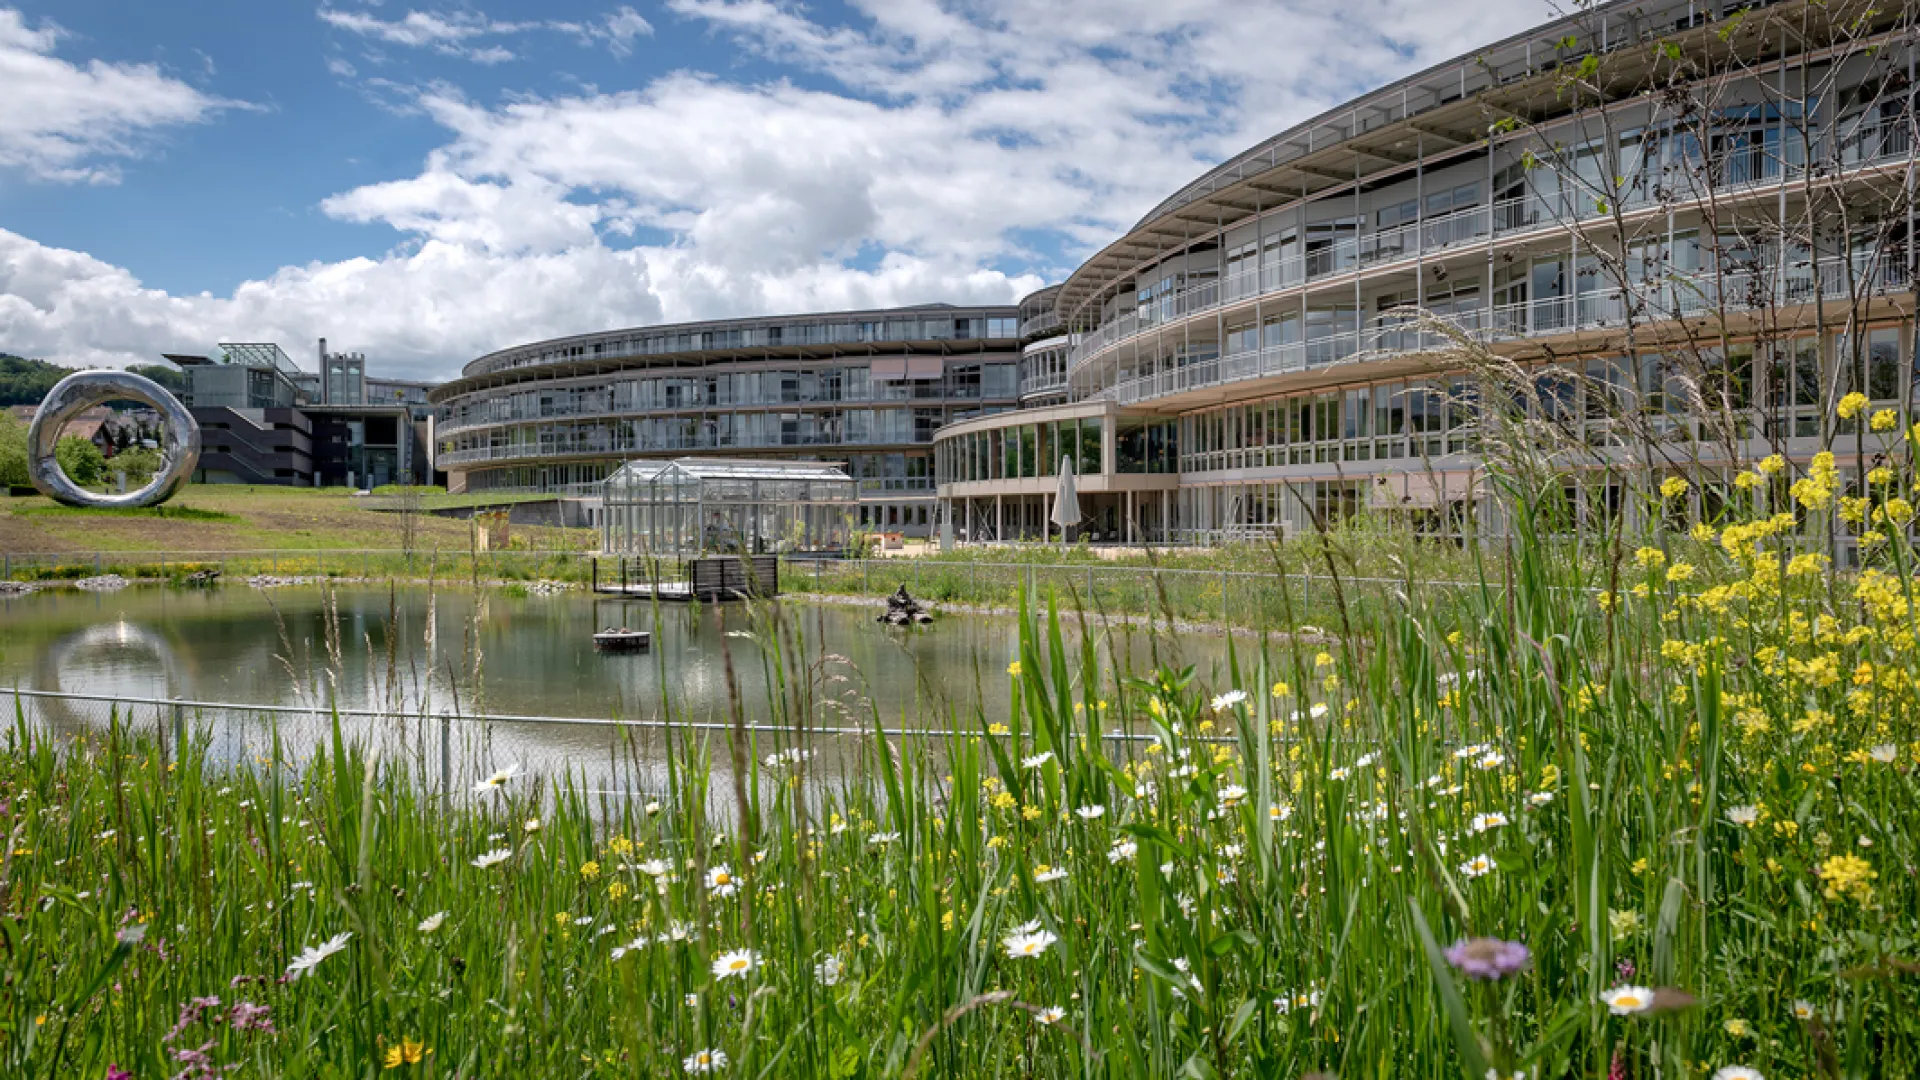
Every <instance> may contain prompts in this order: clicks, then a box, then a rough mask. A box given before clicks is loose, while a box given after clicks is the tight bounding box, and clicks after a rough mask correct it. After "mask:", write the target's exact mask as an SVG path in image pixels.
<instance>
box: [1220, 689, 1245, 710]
mask: <svg viewBox="0 0 1920 1080" xmlns="http://www.w3.org/2000/svg"><path fill="white" fill-rule="evenodd" d="M1245 700H1247V692H1246V691H1245V690H1229V691H1227V692H1226V693H1224V694H1221V695H1220V696H1219V697H1216V698H1214V699H1213V711H1214V712H1226V711H1227V710H1228V709H1231V708H1233V707H1234V706H1235V705H1238V704H1240V703H1241V702H1243V701H1245Z"/></svg>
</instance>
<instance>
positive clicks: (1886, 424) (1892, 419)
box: [1867, 409, 1900, 431]
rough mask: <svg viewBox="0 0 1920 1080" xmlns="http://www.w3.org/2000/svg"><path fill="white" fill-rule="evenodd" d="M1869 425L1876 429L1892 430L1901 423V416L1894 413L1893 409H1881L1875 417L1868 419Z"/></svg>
mask: <svg viewBox="0 0 1920 1080" xmlns="http://www.w3.org/2000/svg"><path fill="white" fill-rule="evenodd" d="M1867 425H1868V426H1869V427H1871V428H1873V430H1875V431H1892V430H1893V429H1894V428H1896V427H1898V426H1899V425H1900V418H1899V417H1898V416H1895V415H1894V412H1893V410H1892V409H1881V410H1880V411H1879V412H1877V413H1874V414H1873V418H1872V419H1871V420H1868V421H1867Z"/></svg>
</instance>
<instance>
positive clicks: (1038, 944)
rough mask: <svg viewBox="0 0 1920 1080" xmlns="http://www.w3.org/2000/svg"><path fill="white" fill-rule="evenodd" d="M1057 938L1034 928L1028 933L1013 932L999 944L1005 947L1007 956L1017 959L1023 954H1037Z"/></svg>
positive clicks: (1044, 950)
mask: <svg viewBox="0 0 1920 1080" xmlns="http://www.w3.org/2000/svg"><path fill="white" fill-rule="evenodd" d="M1059 940H1060V939H1059V938H1057V937H1055V936H1054V935H1052V934H1050V933H1048V932H1047V931H1045V930H1034V931H1031V932H1029V933H1015V934H1013V935H1011V936H1009V937H1007V938H1006V939H1005V940H1003V941H1002V942H1001V943H1000V944H1001V945H1002V946H1004V947H1005V948H1006V950H1007V955H1008V956H1009V957H1012V958H1014V959H1019V958H1021V957H1023V956H1039V955H1040V954H1042V953H1044V952H1046V951H1047V949H1048V948H1049V947H1050V946H1052V944H1053V943H1054V942H1056V941H1059Z"/></svg>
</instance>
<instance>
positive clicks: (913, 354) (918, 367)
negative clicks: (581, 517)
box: [429, 304, 1022, 535]
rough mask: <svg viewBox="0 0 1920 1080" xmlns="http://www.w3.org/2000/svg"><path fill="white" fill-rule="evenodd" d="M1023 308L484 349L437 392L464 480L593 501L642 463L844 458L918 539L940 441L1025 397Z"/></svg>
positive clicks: (452, 456)
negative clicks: (611, 478) (623, 469)
mask: <svg viewBox="0 0 1920 1080" xmlns="http://www.w3.org/2000/svg"><path fill="white" fill-rule="evenodd" d="M1020 361H1021V335H1020V328H1019V312H1018V311H1017V310H1016V309H1015V308H1014V307H1013V306H1011V305H1009V306H1005V307H985V308H958V307H951V306H948V305H945V304H930V305H925V306H921V307H908V308H896V309H891V310H884V311H858V312H838V313H831V314H822V315H790V316H778V317H772V318H752V319H730V320H724V321H718V322H703V323H686V324H681V325H675V326H653V327H644V328H640V329H632V330H611V331H605V332H601V333H594V334H584V335H580V336H577V337H569V338H560V339H556V340H553V341H542V342H535V343H533V344H529V345H519V346H515V347H513V348H510V349H504V350H501V351H499V352H495V353H491V354H489V355H487V356H483V357H481V358H479V359H477V360H474V361H472V362H471V363H469V364H467V365H466V368H465V369H464V371H463V372H462V374H461V377H460V378H458V379H455V380H453V381H451V382H447V383H444V384H442V385H440V386H438V387H435V388H434V389H433V391H432V392H431V394H430V395H429V397H430V398H431V400H432V401H433V403H434V404H435V406H436V407H437V410H438V413H437V425H438V426H437V431H436V438H437V442H438V448H437V454H436V457H437V462H438V465H439V467H440V468H443V469H445V470H446V471H447V477H448V486H449V488H450V489H451V490H455V491H462V490H464V491H483V490H494V489H514V490H539V491H551V492H557V493H563V494H576V495H581V496H586V497H592V496H595V495H597V494H598V485H599V482H600V481H601V480H603V479H605V478H606V477H607V475H608V474H609V473H611V472H612V471H613V470H615V469H617V468H619V467H620V465H622V464H623V463H625V462H627V461H630V460H635V459H656V458H658V459H670V458H677V457H683V456H686V455H689V454H696V455H721V456H741V457H751V458H795V459H810V460H819V461H831V462H835V463H839V464H842V465H844V467H845V468H846V471H847V473H848V474H849V475H850V476H852V477H854V479H855V480H857V481H858V486H859V494H860V502H859V506H858V509H857V511H856V513H857V515H858V518H859V523H860V524H862V525H864V526H866V527H868V528H873V529H878V530H885V531H894V532H904V533H909V534H920V535H925V534H926V533H927V532H928V530H929V529H930V528H931V525H932V522H933V507H934V484H933V458H932V452H931V451H932V445H933V440H934V435H935V433H936V432H937V431H939V430H941V429H942V428H943V427H945V426H946V425H948V424H950V423H953V422H955V421H957V420H964V419H966V418H968V417H972V416H979V415H984V414H987V413H992V412H999V411H1003V410H1009V409H1013V408H1015V407H1016V406H1018V404H1019V403H1020V399H1021V396H1022V394H1021V385H1020Z"/></svg>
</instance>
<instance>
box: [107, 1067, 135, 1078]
mask: <svg viewBox="0 0 1920 1080" xmlns="http://www.w3.org/2000/svg"><path fill="white" fill-rule="evenodd" d="M107 1080H133V1074H132V1073H130V1072H128V1071H127V1070H125V1069H123V1068H121V1067H120V1066H118V1065H109V1066H107Z"/></svg>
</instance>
